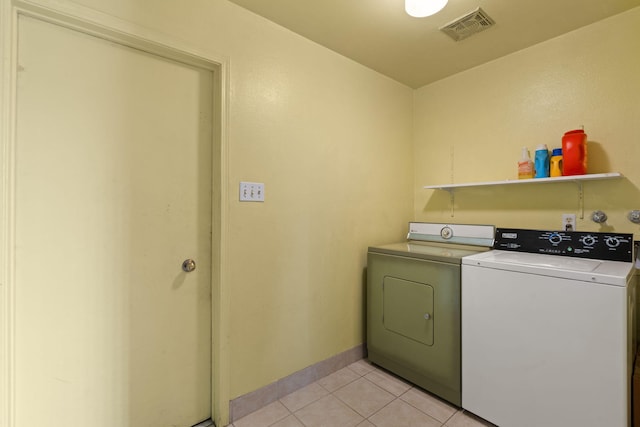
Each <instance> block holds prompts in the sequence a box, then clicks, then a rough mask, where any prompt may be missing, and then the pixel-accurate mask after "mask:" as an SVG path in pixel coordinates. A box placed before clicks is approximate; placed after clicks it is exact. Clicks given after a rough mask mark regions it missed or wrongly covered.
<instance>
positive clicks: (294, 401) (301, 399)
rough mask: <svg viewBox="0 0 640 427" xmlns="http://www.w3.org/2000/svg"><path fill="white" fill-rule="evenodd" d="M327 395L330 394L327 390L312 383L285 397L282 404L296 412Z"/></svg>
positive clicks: (281, 400)
mask: <svg viewBox="0 0 640 427" xmlns="http://www.w3.org/2000/svg"><path fill="white" fill-rule="evenodd" d="M327 394H329V392H328V391H327V390H326V389H325V388H323V387H320V385H319V384H318V383H312V384H309V385H308V386H306V387H302V388H301V389H300V390H298V391H294V392H293V393H291V394H288V395H286V396H284V397H283V398H282V399H280V402H281V403H282V404H283V405H284V406H286V407H287V409H288V410H290V411H291V412H295V411H297V410H298V409H300V408H303V407H305V406H307V405H308V404H309V403H312V402H315V401H316V400H318V399H320V398H321V397H324V396H326V395H327Z"/></svg>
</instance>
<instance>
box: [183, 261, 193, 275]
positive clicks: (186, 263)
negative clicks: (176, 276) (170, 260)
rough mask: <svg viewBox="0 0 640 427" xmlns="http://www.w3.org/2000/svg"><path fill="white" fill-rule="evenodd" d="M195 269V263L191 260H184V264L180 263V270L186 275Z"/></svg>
mask: <svg viewBox="0 0 640 427" xmlns="http://www.w3.org/2000/svg"><path fill="white" fill-rule="evenodd" d="M195 269H196V262H195V261H194V260H192V259H185V260H184V262H183V263H182V270H183V271H185V272H187V273H191V272H192V271H193V270H195Z"/></svg>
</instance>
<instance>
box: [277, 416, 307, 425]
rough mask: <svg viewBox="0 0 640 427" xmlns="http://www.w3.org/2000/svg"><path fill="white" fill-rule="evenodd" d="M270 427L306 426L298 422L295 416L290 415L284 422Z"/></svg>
mask: <svg viewBox="0 0 640 427" xmlns="http://www.w3.org/2000/svg"><path fill="white" fill-rule="evenodd" d="M270 427H304V424H302V423H301V422H300V420H298V419H297V418H296V417H295V415H289V416H288V417H287V418H285V419H284V420H282V421H278V422H277V423H275V424H272V425H271V426H270Z"/></svg>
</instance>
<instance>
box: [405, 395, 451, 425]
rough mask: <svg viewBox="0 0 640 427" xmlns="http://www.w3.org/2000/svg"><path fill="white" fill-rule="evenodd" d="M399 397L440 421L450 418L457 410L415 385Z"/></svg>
mask: <svg viewBox="0 0 640 427" xmlns="http://www.w3.org/2000/svg"><path fill="white" fill-rule="evenodd" d="M400 399H402V400H404V401H405V402H407V403H409V404H410V405H411V406H413V407H415V408H418V409H419V410H421V411H422V412H424V413H425V414H427V415H429V416H431V417H433V418H435V419H436V420H438V421H440V422H442V423H444V422H446V421H447V420H448V419H449V418H451V416H452V415H453V414H455V413H456V411H457V410H458V408H456V407H455V406H453V405H451V404H449V403H447V402H445V401H444V400H441V399H439V398H437V397H435V396H433V395H431V394H429V393H427V392H425V391H423V390H420V389H417V388H415V387H413V388H411V389H410V390H409V391H407V392H406V393H405V394H403V395H402V396H400Z"/></svg>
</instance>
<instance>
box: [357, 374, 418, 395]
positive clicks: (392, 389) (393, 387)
mask: <svg viewBox="0 0 640 427" xmlns="http://www.w3.org/2000/svg"><path fill="white" fill-rule="evenodd" d="M365 378H366V379H368V380H369V381H371V382H372V383H374V384H376V385H377V386H379V387H381V388H383V389H385V390H387V391H388V392H389V393H391V394H393V395H395V396H400V395H402V394H404V393H405V392H406V391H407V390H409V389H410V388H411V386H410V385H409V384H407V383H405V382H404V381H402V380H400V379H399V378H397V377H395V376H393V375H391V374H389V373H387V372H385V371H383V370H380V369H377V368H376V369H374V370H373V371H371V372H369V373H368V374H367V375H365Z"/></svg>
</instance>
